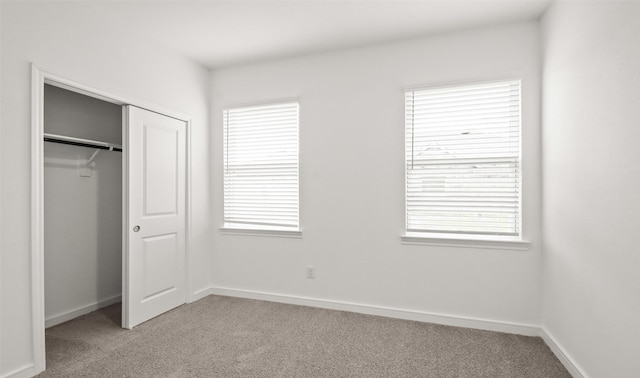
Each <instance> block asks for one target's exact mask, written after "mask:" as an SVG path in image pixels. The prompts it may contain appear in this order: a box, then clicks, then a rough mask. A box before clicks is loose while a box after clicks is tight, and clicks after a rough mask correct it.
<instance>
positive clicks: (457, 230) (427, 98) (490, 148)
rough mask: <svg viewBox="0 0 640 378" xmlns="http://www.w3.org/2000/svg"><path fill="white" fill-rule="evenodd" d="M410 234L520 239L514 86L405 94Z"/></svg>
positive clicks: (516, 87) (497, 84)
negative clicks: (513, 237) (475, 235)
mask: <svg viewBox="0 0 640 378" xmlns="http://www.w3.org/2000/svg"><path fill="white" fill-rule="evenodd" d="M405 110H406V111H405V129H406V139H405V140H406V149H405V151H406V183H405V185H406V193H405V199H406V228H407V231H408V232H427V233H453V234H478V235H505V236H520V81H508V82H495V83H487V84H479V85H464V86H455V87H447V88H434V89H424V90H415V91H407V92H405Z"/></svg>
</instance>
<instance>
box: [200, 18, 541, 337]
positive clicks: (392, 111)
mask: <svg viewBox="0 0 640 378" xmlns="http://www.w3.org/2000/svg"><path fill="white" fill-rule="evenodd" d="M539 75H540V72H539V38H538V24H537V23H536V22H530V23H522V24H514V25H508V26H502V27H495V28H488V29H482V30H473V31H469V32H464V33H456V34H448V35H441V36H435V37H431V38H424V39H417V40H411V41H406V42H400V43H392V44H385V45H379V46H374V47H367V48H361V49H353V50H348V51H342V52H334V53H326V54H321V55H312V56H305V57H299V58H293V59H286V60H281V61H275V62H267V63H261V64H252V65H246V66H239V67H230V68H226V69H220V70H214V72H213V76H212V90H213V93H212V104H213V108H212V109H213V111H212V114H211V116H212V117H213V119H212V124H213V145H212V150H213V152H214V157H213V163H214V168H213V172H214V174H213V182H214V183H215V185H214V186H213V188H214V214H215V215H216V219H215V224H214V226H221V225H222V213H223V212H222V193H223V188H222V181H223V180H222V178H223V176H222V110H223V109H224V108H227V107H234V106H240V105H247V104H253V103H260V102H267V101H273V100H278V99H290V98H295V97H297V98H299V101H300V154H301V157H300V175H301V184H300V190H301V223H302V228H303V238H302V239H284V238H275V237H250V236H238V235H228V234H223V233H221V232H220V231H216V233H215V244H214V248H213V250H214V261H215V265H214V266H213V282H214V286H215V287H219V288H220V287H222V288H230V289H239V290H248V291H257V292H266V293H273V294H278V295H289V296H302V297H308V298H316V299H323V300H329V301H345V302H351V303H360V304H366V305H375V306H383V307H389V308H399V309H408V310H414V311H419V312H427V313H438V314H444V315H453V316H462V317H472V318H480V319H489V320H494V321H499V322H513V323H518V324H525V325H538V324H539V322H540V304H541V282H540V270H541V252H540V244H541V240H540V166H539V159H540V155H539V149H540V146H539V138H540V135H539V134H540V128H539V111H540V109H539V96H540V88H539V85H540V83H539V80H540V77H539ZM505 78H522V80H523V139H524V142H523V143H524V148H523V154H524V163H523V165H524V168H523V169H524V191H523V193H524V194H523V202H524V206H523V207H524V227H525V238H526V239H528V240H530V241H531V242H532V246H531V249H530V250H529V251H524V252H523V251H505V250H495V249H479V248H455V247H433V246H411V245H402V244H401V243H400V235H401V234H402V232H403V227H404V202H403V201H404V199H403V198H404V184H403V180H404V102H403V101H404V96H403V88H404V87H405V86H415V85H421V84H425V85H427V84H443V83H459V82H467V81H479V80H480V81H482V80H491V79H505ZM307 265H314V266H315V267H316V279H315V280H310V279H306V278H305V267H306V266H307Z"/></svg>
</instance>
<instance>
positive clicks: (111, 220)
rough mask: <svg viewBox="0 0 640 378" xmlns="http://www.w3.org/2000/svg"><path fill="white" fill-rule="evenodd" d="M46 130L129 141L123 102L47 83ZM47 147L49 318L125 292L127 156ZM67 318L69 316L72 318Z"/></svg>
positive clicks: (73, 147)
mask: <svg viewBox="0 0 640 378" xmlns="http://www.w3.org/2000/svg"><path fill="white" fill-rule="evenodd" d="M44 97H45V102H44V131H45V132H46V133H53V134H59V135H66V136H73V137H77V138H85V139H92V140H99V141H104V142H109V143H115V144H122V107H121V106H118V105H114V104H111V103H108V102H104V101H100V100H97V99H94V98H91V97H87V96H83V95H80V94H77V93H74V92H70V91H67V90H64V89H61V88H57V87H52V86H45V95H44ZM94 151H95V150H94V149H91V148H85V147H76V146H68V145H61V144H55V143H45V144H44V284H45V297H44V299H45V319H47V320H49V319H56V318H60V317H63V316H64V315H66V314H69V313H70V312H73V311H75V310H78V309H81V308H86V307H89V306H91V305H96V304H99V303H101V302H103V301H106V300H109V299H112V298H114V297H117V296H120V295H121V293H122V284H121V281H122V153H120V152H109V151H100V152H99V153H98V155H96V158H95V159H94V162H93V163H94V164H95V166H94V168H92V169H91V177H82V176H80V174H79V173H80V168H79V164H86V163H87V161H88V158H89V157H90V156H91V154H93V153H94ZM65 318H66V317H63V319H65Z"/></svg>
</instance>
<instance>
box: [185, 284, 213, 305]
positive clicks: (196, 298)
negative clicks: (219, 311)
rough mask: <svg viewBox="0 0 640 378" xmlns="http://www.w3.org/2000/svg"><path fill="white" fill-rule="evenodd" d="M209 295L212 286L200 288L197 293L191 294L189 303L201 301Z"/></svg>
mask: <svg viewBox="0 0 640 378" xmlns="http://www.w3.org/2000/svg"><path fill="white" fill-rule="evenodd" d="M208 295H211V287H205V288H204V289H200V290H198V291H196V292H195V293H193V294H191V297H190V298H189V303H191V302H195V301H199V300H200V299H202V298H204V297H206V296H208Z"/></svg>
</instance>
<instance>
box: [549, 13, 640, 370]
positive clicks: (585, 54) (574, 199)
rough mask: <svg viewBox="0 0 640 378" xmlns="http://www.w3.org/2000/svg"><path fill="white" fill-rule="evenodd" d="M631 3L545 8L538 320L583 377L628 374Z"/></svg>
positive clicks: (634, 302)
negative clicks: (541, 293) (541, 287)
mask: <svg viewBox="0 0 640 378" xmlns="http://www.w3.org/2000/svg"><path fill="white" fill-rule="evenodd" d="M639 21H640V3H637V2H607V3H605V2H556V3H554V4H553V5H552V7H551V9H550V10H549V11H548V13H547V14H546V15H545V16H544V19H543V23H542V27H543V35H544V83H543V87H544V91H543V98H544V103H543V125H544V126H543V135H544V138H543V146H544V149H543V172H544V189H543V198H544V202H543V203H544V207H543V214H544V217H543V224H544V257H543V266H544V268H543V273H544V274H543V282H544V327H545V328H546V330H547V332H548V333H549V334H550V335H551V336H552V337H554V338H555V340H556V342H557V343H558V344H559V346H560V347H562V348H563V349H564V350H565V352H566V353H567V354H568V355H569V357H570V358H572V359H573V361H574V363H575V364H576V365H577V367H578V368H579V369H582V371H583V372H584V373H586V374H587V375H588V376H590V377H639V376H640V359H639V358H638V345H639V340H640V324H639V319H640V253H638V252H639V248H638V240H637V239H638V235H639V234H640V195H639V193H640V192H639V188H640V164H639V162H640V106H639V105H640V71H639V67H640V22H639Z"/></svg>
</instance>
